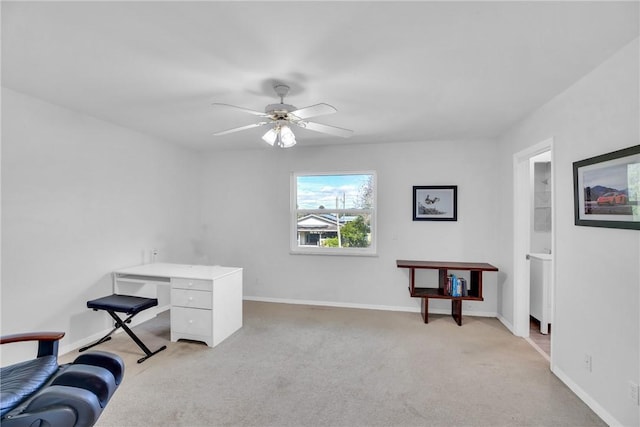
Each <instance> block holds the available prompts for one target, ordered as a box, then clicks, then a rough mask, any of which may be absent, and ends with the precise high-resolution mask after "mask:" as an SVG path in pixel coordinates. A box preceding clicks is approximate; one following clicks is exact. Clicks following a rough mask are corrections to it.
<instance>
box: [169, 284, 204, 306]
mask: <svg viewBox="0 0 640 427" xmlns="http://www.w3.org/2000/svg"><path fill="white" fill-rule="evenodd" d="M171 305H172V306H176V305H177V306H181V307H192V308H205V309H209V310H211V308H212V306H213V300H212V294H211V292H208V291H194V290H193V289H175V288H174V289H171Z"/></svg>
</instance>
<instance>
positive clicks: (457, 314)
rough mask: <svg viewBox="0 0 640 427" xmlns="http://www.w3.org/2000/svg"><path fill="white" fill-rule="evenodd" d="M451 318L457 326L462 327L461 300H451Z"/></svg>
mask: <svg viewBox="0 0 640 427" xmlns="http://www.w3.org/2000/svg"><path fill="white" fill-rule="evenodd" d="M451 316H453V319H454V320H455V321H456V323H457V324H458V326H462V300H461V299H452V300H451Z"/></svg>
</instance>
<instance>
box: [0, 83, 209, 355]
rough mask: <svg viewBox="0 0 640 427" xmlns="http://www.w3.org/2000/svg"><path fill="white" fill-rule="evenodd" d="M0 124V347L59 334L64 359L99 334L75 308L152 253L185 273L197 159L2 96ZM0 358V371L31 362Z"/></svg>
mask: <svg viewBox="0 0 640 427" xmlns="http://www.w3.org/2000/svg"><path fill="white" fill-rule="evenodd" d="M2 122H3V123H2V125H3V126H2V286H1V289H2V295H1V296H2V325H1V326H2V334H3V335H4V334H11V333H17V332H25V331H42V330H60V331H65V332H66V333H67V335H66V337H65V338H64V339H63V341H62V344H61V345H62V348H63V349H64V348H69V347H73V346H74V345H76V344H77V343H78V342H82V341H83V340H86V338H87V337H89V336H91V335H92V334H95V333H97V332H101V331H103V330H104V329H106V328H107V327H108V325H109V322H108V321H107V316H105V315H104V313H97V312H93V311H91V310H88V309H87V308H86V301H87V300H89V299H92V298H97V297H100V296H103V295H107V294H109V293H110V292H111V280H110V276H109V272H110V271H112V270H114V269H115V268H120V267H126V266H130V265H136V264H140V263H142V262H149V259H150V258H149V257H150V255H149V251H150V250H151V249H152V248H157V249H159V251H160V253H159V257H158V260H160V261H161V260H166V261H173V262H192V261H193V259H194V257H195V249H194V246H195V245H194V243H197V241H198V237H199V236H198V233H199V231H200V230H199V229H198V227H197V224H199V205H200V182H201V179H200V176H199V173H200V167H199V166H200V165H201V163H200V162H199V159H198V157H197V155H196V153H194V152H190V151H188V150H186V149H183V148H178V147H176V146H172V145H169V144H168V143H166V142H163V141H160V140H157V139H154V138H151V137H148V136H145V135H141V134H139V133H135V132H133V131H130V130H127V129H123V128H121V127H117V126H114V125H111V124H109V123H106V122H103V121H100V120H97V119H95V118H92V117H89V116H86V115H83V114H79V113H76V112H73V111H70V110H67V109H65V108H62V107H59V106H54V105H52V104H48V103H46V102H43V101H40V100H38V99H35V98H32V97H30V96H27V95H24V94H21V93H18V92H15V91H12V90H9V89H6V88H3V89H2ZM143 250H145V251H146V253H144V254H143ZM65 346H66V347H65ZM2 350H3V354H2V357H3V364H5V365H6V364H8V363H10V362H11V361H12V360H17V359H23V358H29V357H32V356H33V353H31V352H30V351H29V350H28V349H27V348H26V347H24V346H19V345H11V346H2Z"/></svg>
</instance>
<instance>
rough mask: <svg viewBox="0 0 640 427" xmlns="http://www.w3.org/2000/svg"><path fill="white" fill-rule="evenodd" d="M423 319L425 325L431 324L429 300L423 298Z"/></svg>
mask: <svg viewBox="0 0 640 427" xmlns="http://www.w3.org/2000/svg"><path fill="white" fill-rule="evenodd" d="M420 311H421V312H422V318H423V319H424V323H429V298H422V310H420Z"/></svg>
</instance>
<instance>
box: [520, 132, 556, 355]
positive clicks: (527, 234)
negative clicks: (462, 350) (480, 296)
mask: <svg viewBox="0 0 640 427" xmlns="http://www.w3.org/2000/svg"><path fill="white" fill-rule="evenodd" d="M547 151H549V152H550V154H551V253H552V254H553V256H554V258H555V254H556V251H555V243H556V242H555V224H556V219H555V206H556V203H555V193H556V191H555V182H556V180H555V177H554V169H555V159H554V151H553V137H551V138H549V139H546V140H544V141H542V142H539V143H537V144H535V145H532V146H530V147H528V148H526V149H524V150H522V151H519V152H518V153H515V154H514V155H513V182H514V185H513V271H514V274H513V276H514V280H513V332H514V335H516V336H520V337H524V338H527V337H529V311H530V308H529V304H530V301H529V300H530V298H529V292H530V286H529V261H528V260H527V258H526V257H527V254H528V253H529V252H530V247H531V221H532V219H531V212H532V209H531V199H532V198H531V178H530V176H531V175H530V173H531V171H530V159H531V158H532V157H535V156H537V155H539V154H542V153H544V152H547ZM554 283H555V262H552V263H551V292H552V295H553V294H555V289H554V286H553V284H554ZM552 299H553V300H555V298H554V297H553V296H552ZM553 310H554V311H555V306H554V307H553ZM553 318H554V319H555V318H556V317H555V316H553ZM551 347H552V348H553V334H552V335H551ZM552 354H553V352H552Z"/></svg>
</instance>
